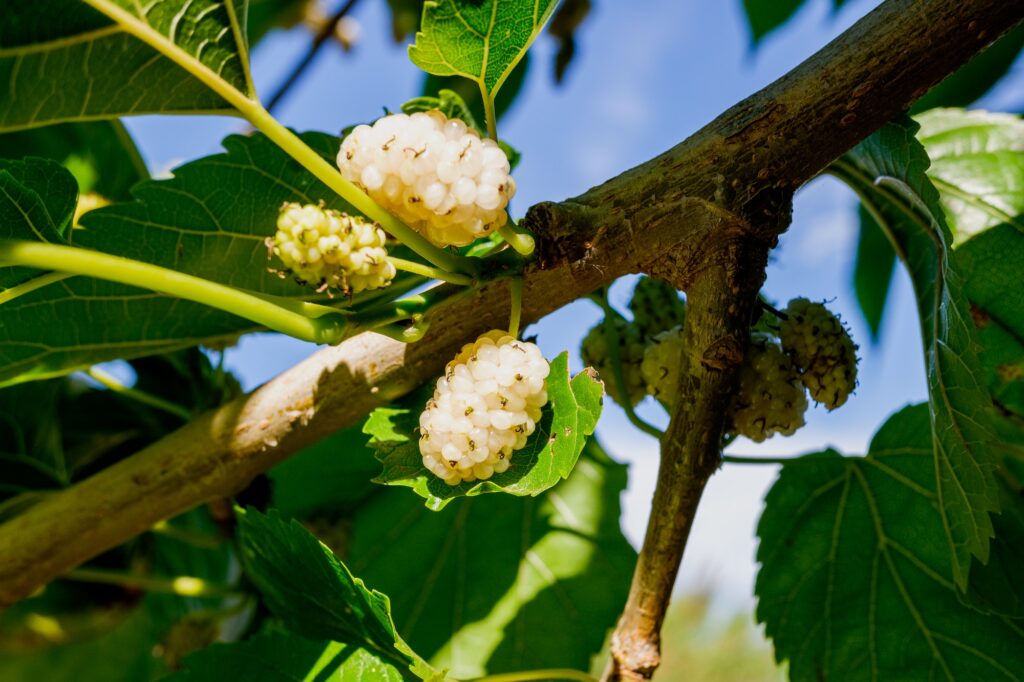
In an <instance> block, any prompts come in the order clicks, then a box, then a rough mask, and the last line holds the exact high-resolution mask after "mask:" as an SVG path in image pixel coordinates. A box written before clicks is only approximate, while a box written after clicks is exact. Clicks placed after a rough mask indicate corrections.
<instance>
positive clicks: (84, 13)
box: [0, 0, 252, 131]
mask: <svg viewBox="0 0 1024 682" xmlns="http://www.w3.org/2000/svg"><path fill="white" fill-rule="evenodd" d="M245 7H246V5H245V2H244V0H151V1H150V2H147V3H145V4H142V3H138V2H135V1H134V0H84V1H83V0H39V2H19V3H11V4H10V7H8V8H5V16H4V22H3V26H2V27H0V88H2V89H3V91H4V92H7V93H8V98H7V100H6V102H5V106H4V107H3V109H2V110H0V131H7V130H17V129H20V128H31V127H36V126H41V125H47V124H50V123H59V122H63V121H84V120H90V119H98V118H116V117H118V116H124V115H129V114H144V113H179V114H181V113H221V114H231V113H233V109H232V108H231V107H230V106H229V105H228V104H227V102H225V101H224V100H223V99H222V98H221V97H219V96H218V95H216V94H214V92H213V91H211V90H210V89H209V88H208V87H207V86H206V85H205V84H204V83H202V82H201V81H200V80H199V79H198V78H197V77H196V75H195V73H197V72H200V71H201V72H203V73H204V74H209V76H211V77H212V78H215V79H218V80H221V81H223V82H224V83H226V84H227V85H228V86H229V87H231V88H234V89H236V90H238V91H239V92H241V93H244V94H246V95H247V96H251V94H252V87H251V83H250V80H249V73H248V58H247V56H246V46H245V37H244V34H245V30H244V26H243V25H242V24H241V21H242V20H243V19H244V16H245ZM107 13H111V14H114V15H116V16H119V17H121V19H119V21H121V23H115V22H114V21H113V20H112V19H111V18H110V16H109V15H108V14H107ZM126 27H129V28H132V29H135V30H141V31H146V32H148V33H149V34H150V35H152V36H153V37H154V39H156V40H159V41H161V43H162V44H163V45H164V46H165V47H166V48H167V49H172V50H175V51H176V52H178V53H179V54H181V56H182V57H183V59H184V60H185V61H187V62H188V64H189V70H186V69H183V68H182V67H181V66H179V65H178V64H176V63H175V62H174V61H172V60H171V59H169V58H168V57H166V56H164V55H163V54H161V53H160V52H158V51H157V50H156V49H154V48H153V47H152V46H150V45H148V44H146V43H143V42H142V41H141V40H139V39H138V38H136V37H135V36H133V35H131V34H130V33H129V32H128V31H127V30H126ZM190 71H191V72H190Z"/></svg>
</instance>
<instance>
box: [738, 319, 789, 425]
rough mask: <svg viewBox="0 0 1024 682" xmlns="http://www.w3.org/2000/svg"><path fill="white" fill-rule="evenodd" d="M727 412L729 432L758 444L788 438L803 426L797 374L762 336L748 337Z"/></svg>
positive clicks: (777, 345)
mask: <svg viewBox="0 0 1024 682" xmlns="http://www.w3.org/2000/svg"><path fill="white" fill-rule="evenodd" d="M730 411H731V412H732V427H733V430H734V431H735V432H736V433H738V434H740V435H741V436H746V437H747V438H749V439H751V440H753V441H755V442H758V443H760V442H761V441H763V440H765V439H767V438H771V437H772V436H773V435H775V434H776V433H781V434H782V435H783V436H791V435H793V433H795V432H796V430H797V429H799V428H800V427H801V426H803V425H804V412H806V411H807V394H806V393H805V392H804V387H803V385H802V384H801V383H800V372H799V370H798V369H797V368H796V366H795V365H794V364H793V360H792V359H790V357H789V356H788V355H786V353H784V352H783V350H782V348H781V347H780V346H779V344H778V343H776V342H775V341H774V340H773V339H772V338H771V337H769V336H767V335H766V334H753V335H751V339H750V346H749V347H748V349H747V357H746V359H745V360H744V363H743V366H742V367H741V368H740V383H739V388H738V389H737V391H736V394H735V395H734V396H733V400H732V405H731V407H730Z"/></svg>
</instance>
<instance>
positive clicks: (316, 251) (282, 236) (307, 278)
mask: <svg viewBox="0 0 1024 682" xmlns="http://www.w3.org/2000/svg"><path fill="white" fill-rule="evenodd" d="M385 243H386V235H385V234H384V230H382V229H381V228H380V227H378V226H377V225H375V224H373V223H369V222H367V221H365V220H364V219H362V218H360V217H355V216H350V215H348V214H345V213H340V212H338V211H334V210H331V209H325V208H323V207H322V206H316V205H314V204H305V205H302V204H296V203H288V204H285V205H284V206H282V207H281V213H280V215H278V218H277V234H275V235H274V237H273V239H268V240H267V248H268V249H269V250H271V251H272V253H273V254H274V255H275V256H277V257H278V258H280V259H281V262H282V263H284V265H285V267H286V268H287V270H288V272H290V273H291V274H293V275H294V276H295V278H296V279H298V280H299V281H300V282H304V283H308V284H313V285H316V286H318V287H320V288H322V289H325V290H329V289H338V290H340V291H342V292H344V293H357V292H359V291H363V290H365V289H379V288H380V287H384V286H387V285H388V284H389V283H390V282H391V280H392V279H393V278H394V276H395V273H396V271H395V266H394V264H393V263H391V261H389V260H388V252H387V249H386V248H385ZM281 274H282V275H283V274H285V273H281Z"/></svg>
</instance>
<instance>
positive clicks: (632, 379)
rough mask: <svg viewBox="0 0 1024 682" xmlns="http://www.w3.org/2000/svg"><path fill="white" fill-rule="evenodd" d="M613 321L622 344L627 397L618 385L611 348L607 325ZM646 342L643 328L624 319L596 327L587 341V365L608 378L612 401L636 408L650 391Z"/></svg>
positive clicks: (606, 383)
mask: <svg viewBox="0 0 1024 682" xmlns="http://www.w3.org/2000/svg"><path fill="white" fill-rule="evenodd" d="M607 322H610V323H611V324H612V325H614V327H615V331H616V332H617V336H618V341H619V364H620V365H621V367H622V378H623V381H624V383H625V385H626V394H627V395H626V396H622V395H620V393H619V386H618V382H617V381H616V380H615V374H614V371H613V369H612V356H611V353H610V348H609V346H608V335H607V333H606V330H605V328H604V325H605V324H606V323H607ZM644 350H645V345H644V340H643V337H642V336H641V335H640V330H639V328H638V327H637V326H636V325H634V324H630V323H629V322H627V321H626V320H624V319H622V318H621V317H617V316H616V317H608V318H605V320H604V321H602V322H599V323H598V324H597V325H595V326H594V327H593V328H592V329H591V330H590V331H589V332H587V335H586V336H585V337H584V338H583V344H582V345H581V347H580V355H581V356H582V357H583V362H584V364H586V365H588V366H589V367H593V368H594V369H596V370H597V372H598V374H600V375H601V377H602V378H603V379H604V387H605V390H606V391H607V392H608V395H609V396H611V398H612V400H614V401H615V402H617V403H619V404H620V405H622V404H625V403H624V400H626V399H628V400H629V404H630V405H631V406H632V405H636V404H637V403H639V402H640V401H641V400H643V397H644V395H645V394H646V392H647V389H646V386H645V384H644V376H643V370H642V368H641V366H642V364H643V361H644Z"/></svg>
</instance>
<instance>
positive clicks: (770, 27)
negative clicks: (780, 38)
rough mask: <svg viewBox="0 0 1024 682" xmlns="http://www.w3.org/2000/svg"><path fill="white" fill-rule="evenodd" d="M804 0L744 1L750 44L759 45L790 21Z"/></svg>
mask: <svg viewBox="0 0 1024 682" xmlns="http://www.w3.org/2000/svg"><path fill="white" fill-rule="evenodd" d="M803 5H804V0H743V10H744V11H745V12H746V15H747V23H748V24H749V25H750V42H751V43H752V44H753V45H755V46H756V45H757V44H758V43H759V42H761V39H762V38H764V37H765V36H766V35H768V34H769V33H771V32H772V31H774V30H775V29H777V28H778V27H779V26H782V25H783V24H784V23H786V22H787V21H789V19H790V18H792V16H793V15H794V14H796V12H797V10H799V9H800V8H801V7H803Z"/></svg>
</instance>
